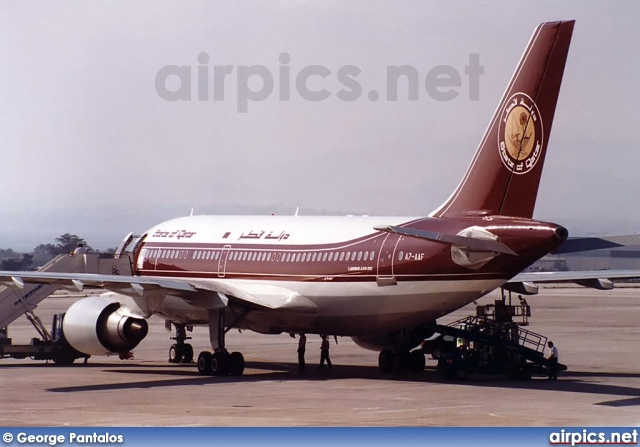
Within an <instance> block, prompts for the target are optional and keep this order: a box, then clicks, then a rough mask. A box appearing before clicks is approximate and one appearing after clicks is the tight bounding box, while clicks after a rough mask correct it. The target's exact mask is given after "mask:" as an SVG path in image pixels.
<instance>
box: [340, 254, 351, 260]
mask: <svg viewBox="0 0 640 447" xmlns="http://www.w3.org/2000/svg"><path fill="white" fill-rule="evenodd" d="M349 259H351V253H349V252H347V256H346V257H345V260H346V261H348V260H349ZM340 260H341V261H342V259H340Z"/></svg>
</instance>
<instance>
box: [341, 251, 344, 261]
mask: <svg viewBox="0 0 640 447" xmlns="http://www.w3.org/2000/svg"><path fill="white" fill-rule="evenodd" d="M342 261H344V252H343V251H341V252H340V262H342Z"/></svg>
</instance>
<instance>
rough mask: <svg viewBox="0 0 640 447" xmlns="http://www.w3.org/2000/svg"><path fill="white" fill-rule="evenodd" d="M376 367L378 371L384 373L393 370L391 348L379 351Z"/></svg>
mask: <svg viewBox="0 0 640 447" xmlns="http://www.w3.org/2000/svg"><path fill="white" fill-rule="evenodd" d="M378 367H379V368H380V371H382V372H384V373H388V372H391V371H393V351H392V350H391V349H383V350H382V351H380V355H379V356H378Z"/></svg>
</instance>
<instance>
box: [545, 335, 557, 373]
mask: <svg viewBox="0 0 640 447" xmlns="http://www.w3.org/2000/svg"><path fill="white" fill-rule="evenodd" d="M547 346H549V355H548V356H547V359H549V380H558V348H556V347H555V346H554V345H553V342H552V341H550V342H549V343H547Z"/></svg>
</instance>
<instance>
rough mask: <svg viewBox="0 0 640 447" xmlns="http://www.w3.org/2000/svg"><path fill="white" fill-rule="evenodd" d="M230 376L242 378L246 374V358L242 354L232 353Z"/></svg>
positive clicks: (230, 357)
mask: <svg viewBox="0 0 640 447" xmlns="http://www.w3.org/2000/svg"><path fill="white" fill-rule="evenodd" d="M228 360H229V374H230V375H232V376H241V375H242V373H243V372H244V356H243V355H242V354H241V353H240V352H232V353H231V355H230V356H229V359H228Z"/></svg>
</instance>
